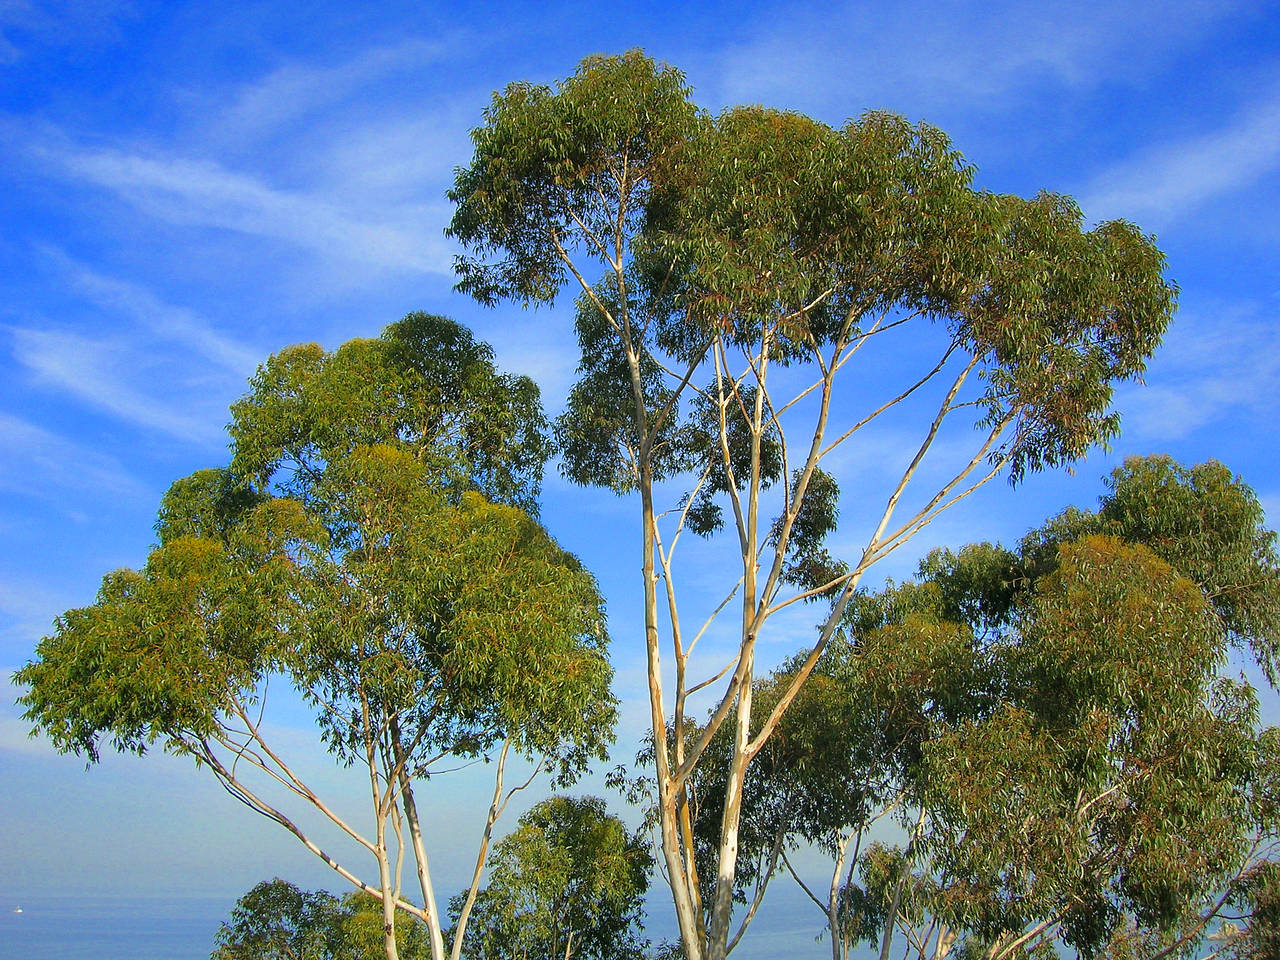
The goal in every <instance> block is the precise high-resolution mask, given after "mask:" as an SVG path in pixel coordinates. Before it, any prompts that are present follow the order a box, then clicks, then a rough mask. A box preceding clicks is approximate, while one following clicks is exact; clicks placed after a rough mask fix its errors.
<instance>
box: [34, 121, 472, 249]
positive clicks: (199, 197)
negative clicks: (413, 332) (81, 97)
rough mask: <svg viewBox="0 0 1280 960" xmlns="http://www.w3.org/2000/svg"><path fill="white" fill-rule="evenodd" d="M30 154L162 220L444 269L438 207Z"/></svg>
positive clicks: (134, 159) (168, 165)
mask: <svg viewBox="0 0 1280 960" xmlns="http://www.w3.org/2000/svg"><path fill="white" fill-rule="evenodd" d="M33 150H34V152H35V153H36V155H37V156H38V157H40V158H41V159H43V160H45V161H46V162H48V163H50V164H53V165H54V166H56V167H57V168H59V169H61V170H62V171H63V172H64V174H65V175H66V176H68V177H70V178H71V179H73V180H76V181H80V182H83V183H88V184H92V185H93V186H96V187H99V188H102V189H105V190H107V191H109V192H111V193H114V194H116V195H117V196H119V197H120V198H121V199H123V200H125V201H127V202H129V203H130V204H132V205H133V206H135V207H137V208H138V209H139V210H141V211H142V212H143V213H145V214H147V215H149V216H152V217H155V218H157V219H160V220H164V221H168V222H171V223H177V224H182V225H185V226H197V227H212V228H218V229H224V230H234V231H236V232H238V233H243V234H247V235H251V236H257V237H264V238H267V239H271V240H277V241H285V242H287V243H289V244H291V245H294V246H297V247H302V248H304V249H308V250H311V251H312V252H314V253H318V254H320V255H322V256H323V257H325V258H326V259H330V260H336V261H339V262H342V261H345V262H349V263H357V264H361V265H364V266H373V267H378V268H381V269H387V270H395V271H411V272H427V273H444V274H447V273H449V272H450V270H451V269H452V261H451V258H450V256H449V255H448V252H447V250H446V248H445V244H444V238H443V237H442V236H441V230H442V229H443V226H444V223H445V213H444V205H443V203H437V204H417V205H410V206H405V207H402V208H399V209H396V210H394V211H385V212H382V215H381V216H376V215H371V212H370V211H369V210H366V209H361V208H351V207H349V206H347V205H345V204H343V203H342V202H341V198H340V197H335V196H332V195H323V194H321V193H318V192H309V191H301V190H285V189H280V188H277V187H274V186H272V185H271V184H269V183H268V182H266V181H265V180H264V179H262V178H259V177H255V176H253V175H250V174H247V173H242V172H238V171H236V170H232V169H229V168H227V167H225V166H223V165H222V164H220V163H218V162H216V161H213V160H199V159H191V158H188V157H182V156H173V155H169V154H166V153H162V152H157V151H145V150H142V149H119V148H112V149H89V148H81V147H77V146H74V145H69V144H59V143H56V142H47V143H45V144H43V145H41V146H38V147H35V148H33ZM388 214H390V215H388Z"/></svg>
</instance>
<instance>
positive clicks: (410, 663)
mask: <svg viewBox="0 0 1280 960" xmlns="http://www.w3.org/2000/svg"><path fill="white" fill-rule="evenodd" d="M433 338H439V343H438V347H439V349H436V347H435V346H433V344H436V340H433ZM489 358H490V353H489V350H488V347H487V346H484V345H482V344H476V343H475V342H474V341H472V340H471V337H470V335H469V334H468V333H466V331H464V330H462V328H460V327H457V326H456V325H455V324H452V323H450V322H448V321H444V320H442V319H440V318H435V317H427V316H425V315H422V314H411V315H410V316H409V317H407V318H406V319H405V320H404V321H401V322H400V323H399V324H396V325H393V326H392V327H391V328H389V330H388V331H387V333H386V334H384V336H383V337H382V338H381V339H379V340H374V341H353V342H352V343H350V344H346V345H344V346H343V347H341V348H339V349H338V350H337V351H336V352H335V353H333V354H331V355H330V354H325V353H323V352H321V351H320V350H319V349H318V348H314V347H296V348H291V349H289V350H286V351H284V352H283V353H281V354H279V355H277V356H276V357H273V358H272V359H271V360H269V361H268V362H267V363H266V364H265V365H264V366H263V368H262V370H260V371H259V374H258V375H257V377H255V379H254V381H253V383H252V390H251V392H250V393H249V394H248V395H247V396H246V397H245V398H244V399H243V400H241V401H240V402H239V403H237V404H236V406H235V408H234V411H233V412H234V414H235V419H234V421H233V423H232V425H231V433H232V436H233V438H234V440H235V448H234V457H233V461H232V468H231V469H230V470H229V471H228V470H207V471H201V472H199V473H197V474H195V475H193V476H192V477H190V478H187V479H185V480H180V481H178V482H177V483H176V484H174V486H173V487H172V488H171V489H170V491H169V493H168V494H166V496H165V499H164V501H163V504H162V508H161V518H160V521H159V523H158V529H159V532H160V536H161V543H160V545H159V546H158V547H157V548H156V549H155V550H154V551H153V553H152V554H151V556H150V558H149V559H148V562H147V565H146V567H145V568H144V569H143V570H142V571H141V572H132V571H121V572H118V573H115V574H112V575H110V576H109V577H108V578H107V580H106V581H105V582H104V586H103V590H102V592H101V594H100V596H99V599H98V602H97V603H96V604H95V605H94V606H92V607H88V608H85V609H82V610H75V611H70V612H69V613H68V614H66V615H65V616H64V617H63V618H61V619H60V620H59V621H58V624H57V631H56V632H55V634H54V635H53V636H51V637H48V638H46V639H45V640H44V641H43V642H42V643H41V645H40V647H39V649H38V650H37V660H36V661H35V662H33V663H32V664H30V665H28V666H27V667H26V668H24V669H23V670H22V671H20V673H19V681H20V682H22V683H24V684H26V685H28V686H29V687H30V690H29V692H28V693H27V694H26V695H25V696H24V697H23V698H22V702H23V703H24V704H25V705H26V706H27V707H28V717H29V718H30V719H32V720H34V721H35V722H36V724H37V725H38V726H39V727H40V728H41V729H43V730H44V731H46V732H47V733H48V734H49V735H50V737H51V738H52V739H53V740H54V743H55V744H56V745H57V746H58V747H59V748H60V749H67V750H73V751H75V752H81V753H84V754H86V755H87V756H88V757H89V758H90V759H96V758H97V756H98V741H99V738H100V737H102V736H106V737H108V738H110V739H111V741H112V743H113V744H114V746H116V747H117V748H119V749H128V750H134V751H137V752H141V751H142V750H143V749H144V747H145V746H146V744H148V743H150V742H154V741H156V740H157V739H163V740H164V741H165V744H166V746H167V747H169V748H170V749H174V750H177V751H195V752H196V753H197V754H199V753H200V749H199V747H200V742H201V741H205V740H208V739H209V738H210V737H213V736H215V734H217V732H218V730H219V726H220V724H221V723H222V722H223V719H224V718H225V717H226V716H227V715H228V714H231V713H234V712H236V711H237V710H240V709H242V708H243V707H244V706H245V705H246V704H247V703H248V702H249V701H250V700H251V699H252V698H253V697H254V696H255V692H256V691H257V689H258V686H259V684H260V682H261V681H262V680H263V679H264V678H265V677H266V676H268V675H271V674H283V675H284V676H285V677H286V678H287V679H288V680H289V681H290V682H292V683H293V685H294V686H295V687H296V688H297V689H298V690H299V691H300V692H301V693H302V695H303V696H304V697H306V698H307V699H309V700H311V701H312V702H313V703H314V704H315V705H316V707H317V720H318V722H319V724H320V727H321V730H322V732H323V734H324V737H325V740H326V743H327V745H328V747H329V748H330V750H331V751H332V752H334V754H335V755H336V756H337V757H338V758H339V759H340V760H342V761H344V762H352V761H353V760H355V759H358V758H360V757H361V756H362V755H363V753H364V751H365V749H366V746H365V737H366V736H367V735H368V729H367V727H368V726H369V725H370V724H371V725H372V726H373V727H374V728H377V729H381V730H383V731H384V732H383V734H381V735H382V736H388V737H390V736H392V734H391V733H390V727H391V726H393V725H394V726H396V727H398V729H399V731H400V736H402V737H403V742H404V744H406V745H411V749H410V750H409V753H410V755H411V758H412V757H420V758H423V759H421V760H416V759H411V760H410V769H411V770H412V771H413V773H414V774H419V773H422V772H425V762H426V758H429V757H434V756H437V755H439V754H440V753H445V754H453V755H461V756H475V755H478V754H479V753H481V752H483V751H485V750H487V749H489V748H490V747H491V746H492V745H493V744H494V743H495V742H498V741H501V740H503V739H507V738H510V739H511V740H512V741H513V743H514V745H515V746H516V747H517V749H519V750H520V751H521V752H523V753H525V754H526V755H530V756H533V755H542V754H547V755H551V756H553V757H554V758H555V760H556V762H558V764H559V771H560V775H561V776H562V778H566V779H567V778H569V777H571V776H572V775H573V774H574V773H575V772H576V771H577V770H579V769H581V767H582V766H583V764H585V763H586V761H587V760H588V759H589V758H590V757H591V756H603V753H604V743H605V738H606V737H607V736H608V729H609V727H610V725H611V723H612V717H613V706H612V704H613V701H612V698H611V696H610V695H609V692H608V684H609V679H610V675H611V671H610V668H609V665H608V662H607V659H606V655H605V643H606V637H605V633H604V617H603V611H602V608H601V601H600V599H599V595H598V593H597V591H596V587H595V583H594V581H593V579H592V578H591V576H590V575H589V574H587V573H586V572H585V571H584V570H583V569H582V567H581V565H580V564H579V563H578V562H577V560H576V559H575V558H573V557H571V556H570V555H568V554H566V553H565V552H564V551H562V550H561V549H560V548H559V547H558V546H557V545H556V544H555V543H554V542H553V541H552V540H551V539H550V538H549V537H548V536H547V534H546V533H545V531H543V530H542V529H541V528H540V527H539V526H538V525H537V524H536V523H535V522H534V521H533V520H531V519H530V518H529V517H528V516H527V514H525V513H524V512H523V511H522V510H520V509H518V508H517V507H515V506H505V505H503V504H502V503H497V502H493V501H491V500H489V499H486V498H485V497H484V496H483V495H482V494H481V493H480V492H478V491H476V490H470V489H468V487H469V486H471V485H472V484H471V481H470V480H467V478H471V480H473V481H474V485H475V486H477V487H479V488H480V490H484V489H485V488H486V487H492V488H495V489H497V490H507V491H509V492H511V494H512V497H511V499H513V500H515V501H516V502H525V501H526V500H528V499H529V498H531V497H532V493H533V492H532V491H531V490H530V489H528V487H527V485H526V484H525V479H524V477H525V473H526V472H527V471H528V470H530V469H533V467H534V466H535V465H537V466H540V464H541V458H542V456H543V455H544V454H545V444H544V441H543V440H542V439H541V437H540V435H539V433H538V431H539V430H540V429H541V426H542V424H543V420H542V417H541V413H540V412H539V411H538V409H537V405H536V390H534V389H533V388H532V387H531V385H529V384H527V382H524V381H519V380H516V379H515V378H510V377H505V376H502V375H498V374H497V373H495V372H494V371H493V369H492V366H491V363H490V360H489ZM531 391H532V392H531ZM530 404H531V405H530ZM508 454H510V456H508ZM534 651H536V653H534ZM361 709H364V710H367V711H369V712H370V714H371V715H370V716H369V717H366V718H365V722H364V723H353V722H352V721H351V717H352V716H353V715H354V714H355V713H357V712H358V711H359V710H361Z"/></svg>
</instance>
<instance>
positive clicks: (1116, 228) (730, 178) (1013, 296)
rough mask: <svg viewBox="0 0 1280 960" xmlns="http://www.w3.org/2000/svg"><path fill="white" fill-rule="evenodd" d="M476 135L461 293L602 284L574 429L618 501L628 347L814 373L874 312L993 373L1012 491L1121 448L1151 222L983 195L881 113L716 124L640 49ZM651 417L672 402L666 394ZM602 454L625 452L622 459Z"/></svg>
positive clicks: (1152, 338)
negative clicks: (935, 337)
mask: <svg viewBox="0 0 1280 960" xmlns="http://www.w3.org/2000/svg"><path fill="white" fill-rule="evenodd" d="M473 140H474V143H475V152H474V155H473V158H472V161H471V163H470V164H469V165H468V166H467V167H465V168H463V169H462V170H461V171H460V172H459V174H458V177H457V181H456V183H455V186H454V188H453V190H452V191H451V193H450V197H451V198H452V199H453V200H454V202H455V203H456V205H457V209H456V213H455V216H454V219H453V222H452V225H451V227H450V233H451V234H452V235H453V236H454V237H456V238H457V239H458V240H459V241H460V242H461V243H462V244H463V246H464V247H465V248H466V250H467V251H468V252H467V253H466V254H465V255H463V256H461V257H459V259H458V272H459V276H460V278H461V279H460V282H459V287H460V289H462V290H464V291H467V292H469V293H471V294H473V295H474V296H476V297H478V298H480V299H481V300H483V301H485V302H494V301H496V300H498V299H503V298H509V297H515V298H518V299H521V300H523V301H525V302H526V303H543V302H550V301H552V300H553V299H554V298H555V297H556V295H557V294H558V292H559V291H560V289H561V288H562V286H563V285H564V283H565V282H566V281H567V280H570V279H576V280H578V281H580V282H581V283H582V284H585V285H586V286H588V287H590V288H591V289H592V290H594V291H596V293H595V294H594V295H591V294H584V298H583V302H582V304H580V308H579V317H580V320H579V326H580V330H581V331H582V339H583V346H584V361H583V367H582V373H583V377H584V379H583V380H582V381H581V383H580V384H579V386H578V388H577V389H576V390H575V394H574V399H573V401H572V402H571V409H570V411H569V415H568V416H567V417H566V418H565V419H564V420H563V421H562V422H561V434H562V437H561V440H562V444H563V446H564V449H565V450H566V455H567V463H566V470H567V473H568V475H569V476H570V477H571V478H572V479H574V480H575V481H577V482H588V481H589V482H594V483H600V484H604V485H606V486H611V487H613V488H615V489H619V488H625V484H620V483H619V476H620V475H621V474H623V473H625V472H626V471H627V470H634V466H633V465H630V464H627V463H625V461H626V460H627V451H628V450H629V451H630V453H631V455H632V456H634V455H635V453H636V442H634V441H636V440H638V437H633V438H631V439H632V441H633V442H631V443H625V442H623V443H618V441H620V440H622V439H623V438H621V437H620V436H619V435H618V431H619V430H621V429H624V427H623V425H624V424H625V423H626V422H627V421H628V419H630V418H631V414H630V413H629V412H628V411H629V410H630V409H631V408H632V407H633V405H634V400H635V397H634V396H632V395H631V393H630V391H632V390H633V389H639V384H637V383H635V382H633V379H632V378H631V377H628V376H626V375H625V373H626V371H625V370H619V371H618V375H617V376H616V377H613V378H608V379H607V382H605V381H603V380H602V378H601V376H600V374H601V371H602V369H603V366H602V364H605V363H607V364H620V361H621V360H622V359H624V358H623V356H622V353H621V351H622V350H623V346H622V345H625V347H626V349H629V350H631V351H632V352H633V354H634V355H635V356H636V357H637V358H638V357H639V355H641V354H644V355H651V356H652V357H654V358H657V360H658V361H659V362H661V363H662V364H666V365H669V369H670V370H671V378H670V380H669V382H668V383H667V386H668V388H670V387H671V386H673V381H675V380H678V379H679V377H680V374H681V371H682V370H683V368H684V367H686V366H691V365H693V366H696V365H698V364H699V363H701V362H705V361H708V360H709V359H710V353H709V351H710V350H711V348H712V345H713V344H716V343H720V344H723V345H726V346H735V347H750V348H751V349H760V348H763V353H764V354H765V355H767V356H768V357H769V358H770V360H771V361H772V362H774V363H784V364H785V363H793V362H797V361H802V360H803V361H812V360H813V359H814V357H815V352H816V351H817V350H818V349H819V348H820V347H822V346H826V345H831V344H840V343H844V344H848V343H850V342H852V340H853V339H854V338H856V337H857V336H859V335H860V334H861V333H862V332H863V331H864V326H865V325H866V324H869V323H871V322H872V318H874V317H876V316H877V315H881V314H895V313H896V314H907V313H910V312H913V311H918V312H920V313H921V314H923V315H924V316H925V317H928V318H932V319H933V320H936V321H937V322H939V323H942V324H944V325H945V326H946V328H947V329H948V331H949V332H950V334H951V336H952V338H953V340H954V342H955V344H956V346H957V347H959V348H962V349H963V350H964V351H965V352H967V353H969V354H971V355H972V356H974V357H977V358H978V359H979V364H980V368H981V370H982V373H983V375H984V376H985V378H986V389H985V392H984V393H983V395H982V398H981V403H982V404H983V405H984V406H985V409H986V417H987V422H988V423H989V424H996V423H1000V422H1003V421H1004V420H1006V419H1008V420H1010V421H1012V422H1013V423H1014V424H1015V425H1016V426H1015V430H1014V434H1013V435H1012V437H1011V438H1010V439H1009V440H1008V442H1007V444H1006V446H1005V447H1003V448H1002V450H1001V451H1000V452H1001V453H1002V454H1004V455H1007V456H1008V457H1009V459H1010V463H1011V467H1012V471H1013V475H1014V477H1015V478H1016V477H1018V476H1021V475H1022V474H1023V473H1024V472H1025V471H1027V470H1035V469H1040V468H1042V467H1046V466H1052V465H1056V464H1060V463H1064V462H1068V461H1071V460H1074V459H1076V458H1078V457H1079V456H1081V455H1082V454H1083V453H1084V452H1085V451H1086V450H1087V449H1088V448H1089V447H1090V446H1091V445H1092V444H1094V443H1098V442H1103V441H1105V440H1106V439H1107V438H1108V437H1109V436H1111V435H1112V434H1114V432H1115V431H1116V428H1117V421H1116V418H1115V416H1114V415H1113V414H1112V413H1111V412H1109V404H1110V399H1111V390H1112V384H1113V383H1114V382H1115V381H1116V380H1123V379H1127V378H1132V377H1135V376H1137V375H1139V374H1140V373H1141V372H1142V370H1143V366H1144V363H1145V359H1146V357H1147V356H1149V355H1150V353H1151V351H1152V350H1153V349H1154V348H1155V346H1156V344H1157V343H1158V342H1159V339H1160V337H1161V336H1162V334H1163V332H1164V330H1165V327H1166V326H1167V324H1168V321H1169V318H1170V316H1171V314H1172V310H1173V305H1174V297H1175V290H1174V288H1173V286H1172V284H1170V283H1169V282H1168V281H1167V280H1166V279H1165V278H1164V276H1163V257H1162V255H1161V254H1160V252H1159V251H1158V250H1157V249H1156V248H1155V246H1154V244H1153V243H1152V242H1151V240H1150V239H1149V238H1147V237H1144V236H1143V235H1142V234H1141V233H1140V232H1139V231H1138V230H1137V229H1136V228H1134V227H1133V226H1132V225H1130V224H1126V223H1123V222H1109V223H1104V224H1101V225H1099V226H1097V227H1095V228H1094V229H1092V230H1088V231H1085V230H1083V229H1082V218H1081V214H1080V211H1079V209H1078V208H1077V207H1076V206H1075V204H1074V203H1073V202H1072V201H1071V200H1070V199H1069V198H1065V197H1060V196H1055V195H1050V194H1041V195H1040V196H1037V197H1035V198H1033V199H1031V200H1024V199H1021V198H1018V197H1014V196H1005V195H994V194H990V193H986V192H984V191H980V190H976V189H975V188H974V187H973V186H972V168H971V167H970V166H969V165H968V164H967V163H966V162H965V160H964V159H963V158H962V157H961V156H960V154H959V153H957V152H956V151H955V149H954V148H953V147H952V145H951V144H950V142H949V141H948V139H947V137H946V136H945V135H944V134H943V133H942V132H941V131H939V130H937V129H936V128H934V127H930V126H928V125H927V124H911V123H908V122H907V121H905V120H903V119H902V118H901V117H897V116H894V115H891V114H886V113H868V114H866V115H865V116H863V117H861V118H859V119H856V120H852V121H850V122H849V123H847V124H846V125H845V126H843V127H841V128H838V129H837V128H833V127H830V126H827V125H826V124H823V123H821V122H818V121H815V120H812V119H810V118H808V117H805V116H802V115H799V114H795V113H788V112H784V111H778V110H771V109H765V108H761V107H740V108H734V109H730V110H727V111H725V112H724V113H723V114H721V115H720V116H718V117H712V116H710V115H708V114H707V113H705V112H704V111H701V110H700V109H699V108H697V107H696V106H695V105H694V104H693V103H692V102H691V100H690V99H689V91H688V90H687V89H686V87H685V85H684V82H683V78H682V76H681V75H680V74H679V72H678V71H676V70H674V69H672V68H670V67H667V66H662V65H657V64H655V63H653V62H652V61H650V60H648V59H646V58H645V57H644V56H643V55H642V54H640V53H639V52H635V51H633V52H631V53H628V54H626V55H624V56H621V57H597V58H591V59H588V60H586V61H584V62H583V64H582V65H581V67H580V68H579V70H578V71H577V73H576V74H575V75H574V76H573V77H571V78H569V79H567V80H565V81H564V82H563V83H561V84H560V85H558V86H557V87H556V88H555V89H554V90H553V89H551V88H548V87H541V86H533V85H529V84H514V85H512V86H510V87H508V88H507V89H506V90H505V91H502V92H500V93H498V94H496V95H495V97H494V100H493V104H492V105H491V107H490V108H489V110H488V111H487V112H486V114H485V118H484V123H483V125H482V126H480V127H479V128H477V129H476V130H475V131H474V132H473ZM570 264H575V265H573V266H572V267H571V266H570ZM583 264H592V266H590V267H588V266H584V265H583ZM571 270H572V271H573V272H574V273H576V278H571V277H570V271H571ZM588 270H589V271H590V272H586V271H588ZM623 305H625V307H626V309H619V308H620V307H621V306H623ZM593 313H594V314H595V316H593V315H592V314H593ZM610 329H611V330H612V334H613V341H614V345H613V346H612V347H604V346H602V341H601V334H602V333H607V332H609V330H610ZM606 339H607V338H606ZM606 357H611V359H608V360H607V361H606V359H605V358H606ZM615 394H616V395H615ZM648 407H649V408H650V409H655V410H661V409H662V408H663V404H662V402H661V397H660V391H659V395H657V403H656V406H655V404H654V401H653V400H652V399H651V400H650V401H649V403H648ZM610 410H612V411H614V412H613V413H612V414H610V412H609V411H610ZM663 417H664V418H665V419H671V418H672V417H673V411H668V412H666V413H664V415H663ZM606 422H607V423H608V424H609V425H610V428H609V429H607V430H602V429H601V427H602V424H603V423H606ZM631 428H632V429H633V430H635V428H636V424H634V423H632V424H631ZM579 431H581V435H579ZM636 432H637V433H638V432H639V431H636ZM605 439H611V440H613V441H614V442H615V443H616V444H617V447H620V448H622V449H617V448H615V449H614V450H613V451H611V455H612V457H613V458H614V459H615V460H617V461H619V462H618V463H617V464H615V465H608V464H605V463H603V462H602V459H603V457H604V456H605V455H606V454H608V453H610V451H608V449H607V445H606V444H604V443H602V442H601V441H603V440H605ZM593 441H594V442H593ZM645 452H646V453H647V452H648V451H645ZM667 469H669V466H668V468H667ZM663 472H664V471H663V470H661V469H660V470H658V472H657V473H656V474H655V475H657V476H660V475H662V474H663Z"/></svg>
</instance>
